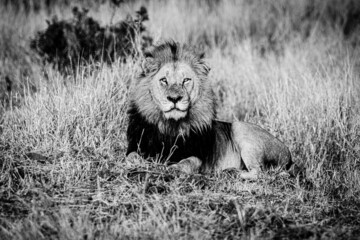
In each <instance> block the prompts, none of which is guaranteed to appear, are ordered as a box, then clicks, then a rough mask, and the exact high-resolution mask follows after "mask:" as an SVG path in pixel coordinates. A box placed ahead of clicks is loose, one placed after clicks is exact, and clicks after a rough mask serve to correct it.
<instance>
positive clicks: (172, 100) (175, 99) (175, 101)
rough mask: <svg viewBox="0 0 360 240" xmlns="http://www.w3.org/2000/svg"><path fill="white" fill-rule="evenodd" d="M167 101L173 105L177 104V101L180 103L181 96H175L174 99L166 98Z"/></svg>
mask: <svg viewBox="0 0 360 240" xmlns="http://www.w3.org/2000/svg"><path fill="white" fill-rule="evenodd" d="M167 99H168V100H169V101H170V102H173V103H174V104H175V103H177V102H178V101H180V100H181V99H182V96H175V97H172V96H168V97H167Z"/></svg>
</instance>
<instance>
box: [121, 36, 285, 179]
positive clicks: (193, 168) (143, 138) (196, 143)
mask: <svg viewBox="0 0 360 240" xmlns="http://www.w3.org/2000/svg"><path fill="white" fill-rule="evenodd" d="M209 71H210V68H209V67H208V66H207V64H206V63H205V61H204V55H203V54H198V53H196V51H194V49H193V48H191V47H189V46H187V45H181V44H180V43H177V42H174V41H166V42H163V43H160V44H158V45H154V46H152V47H151V49H148V50H147V51H145V52H144V59H143V62H142V64H141V71H140V74H139V75H138V76H137V77H136V79H135V82H134V83H133V84H134V85H133V87H132V88H131V90H130V97H129V108H128V119H129V122H128V128H127V139H128V149H127V152H126V155H127V156H129V155H130V154H133V153H135V154H139V155H140V156H141V157H142V158H144V159H148V158H155V159H157V160H159V161H160V162H163V163H166V164H167V165H168V166H169V167H170V168H173V169H177V170H179V171H182V172H184V173H187V174H193V173H207V172H210V171H216V172H220V171H222V170H225V169H232V168H235V169H238V170H239V171H240V177H241V178H245V179H257V178H258V176H259V173H260V172H261V171H262V170H263V169H265V168H269V167H271V166H273V167H279V168H281V169H289V168H290V166H291V164H292V160H291V154H290V151H289V149H288V148H287V147H286V146H285V144H284V143H283V142H281V141H280V140H279V139H277V138H275V137H274V136H272V135H271V134H270V133H269V132H267V131H266V130H264V129H262V128H261V127H259V126H257V125H255V124H251V123H247V122H242V121H234V122H225V121H219V120H216V119H215V97H214V93H213V90H212V88H211V86H210V83H209V80H208V73H209Z"/></svg>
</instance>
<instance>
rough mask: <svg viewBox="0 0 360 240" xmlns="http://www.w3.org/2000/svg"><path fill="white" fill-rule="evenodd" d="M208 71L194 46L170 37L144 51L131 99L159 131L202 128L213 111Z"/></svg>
mask: <svg viewBox="0 0 360 240" xmlns="http://www.w3.org/2000/svg"><path fill="white" fill-rule="evenodd" d="M208 72H209V68H208V67H207V65H206V64H205V62H204V60H203V55H202V54H196V53H195V51H194V50H193V49H191V48H189V47H187V46H185V45H180V44H179V43H175V42H171V41H169V42H165V43H162V44H159V45H155V46H153V47H152V48H151V49H149V50H147V51H145V53H144V60H143V63H142V70H141V73H140V74H139V77H138V78H137V79H136V81H135V84H134V85H133V89H132V91H131V95H130V98H131V102H132V103H133V104H135V106H136V108H137V109H138V111H139V113H140V114H141V115H142V116H143V117H145V118H146V120H147V121H148V122H149V123H152V124H155V125H157V126H158V128H159V130H160V132H163V133H164V132H173V134H179V133H182V134H186V133H189V131H190V130H194V131H202V130H203V129H204V128H206V127H208V126H210V125H211V123H212V120H213V119H214V115H215V113H214V95H213V92H212V90H211V87H210V84H209V82H208V79H207V75H208ZM174 128H175V129H174ZM174 131H175V132H174Z"/></svg>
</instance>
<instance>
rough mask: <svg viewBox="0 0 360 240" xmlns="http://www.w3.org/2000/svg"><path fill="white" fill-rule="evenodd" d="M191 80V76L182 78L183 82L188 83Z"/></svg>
mask: <svg viewBox="0 0 360 240" xmlns="http://www.w3.org/2000/svg"><path fill="white" fill-rule="evenodd" d="M190 81H191V78H184V81H183V84H185V83H188V82H190Z"/></svg>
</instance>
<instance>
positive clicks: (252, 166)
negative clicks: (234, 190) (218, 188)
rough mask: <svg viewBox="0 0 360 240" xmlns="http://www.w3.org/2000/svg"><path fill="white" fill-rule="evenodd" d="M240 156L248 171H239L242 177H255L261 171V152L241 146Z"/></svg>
mask: <svg viewBox="0 0 360 240" xmlns="http://www.w3.org/2000/svg"><path fill="white" fill-rule="evenodd" d="M241 158H242V161H243V162H244V164H245V167H246V168H247V170H248V171H244V172H241V174H240V177H241V178H244V179H257V178H258V177H259V173H260V171H261V161H262V154H261V153H260V152H259V151H258V150H257V149H255V148H253V147H248V148H243V149H242V150H241Z"/></svg>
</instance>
